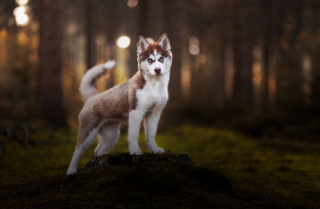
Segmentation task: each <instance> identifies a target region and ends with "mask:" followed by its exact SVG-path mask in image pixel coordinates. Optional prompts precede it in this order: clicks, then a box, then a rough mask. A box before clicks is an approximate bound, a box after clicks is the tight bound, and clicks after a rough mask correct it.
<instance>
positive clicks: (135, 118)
mask: <svg viewBox="0 0 320 209" xmlns="http://www.w3.org/2000/svg"><path fill="white" fill-rule="evenodd" d="M142 119H143V113H142V112H141V111H139V110H131V111H130V113H129V130H128V141H129V151H130V155H141V154H142V153H141V150H140V148H139V143H138V138H139V131H140V125H141V121H142Z"/></svg>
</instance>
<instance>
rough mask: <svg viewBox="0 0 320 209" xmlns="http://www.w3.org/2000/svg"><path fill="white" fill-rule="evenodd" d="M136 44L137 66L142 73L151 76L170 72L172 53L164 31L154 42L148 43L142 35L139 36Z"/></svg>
mask: <svg viewBox="0 0 320 209" xmlns="http://www.w3.org/2000/svg"><path fill="white" fill-rule="evenodd" d="M137 46H138V51H137V53H138V66H139V70H141V71H142V73H144V74H145V75H147V76H151V77H154V76H161V75H165V74H169V73H170V68H171V63H172V53H171V46H170V40H169V38H168V35H167V34H166V33H165V34H163V35H162V36H161V37H160V38H159V40H158V42H154V43H148V41H147V40H146V39H145V38H144V37H143V36H140V37H139V41H138V44H137Z"/></svg>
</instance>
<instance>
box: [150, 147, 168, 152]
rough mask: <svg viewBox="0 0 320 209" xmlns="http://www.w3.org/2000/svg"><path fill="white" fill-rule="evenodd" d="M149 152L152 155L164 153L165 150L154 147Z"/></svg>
mask: <svg viewBox="0 0 320 209" xmlns="http://www.w3.org/2000/svg"><path fill="white" fill-rule="evenodd" d="M151 152H152V153H164V152H165V150H164V149H163V148H161V147H155V148H152V149H151Z"/></svg>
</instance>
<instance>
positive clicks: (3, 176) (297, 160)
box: [0, 126, 320, 206]
mask: <svg viewBox="0 0 320 209" xmlns="http://www.w3.org/2000/svg"><path fill="white" fill-rule="evenodd" d="M76 138H77V130H73V131H63V130H56V131H50V130H45V129H43V130H42V131H38V132H36V133H35V134H34V135H32V139H33V140H34V143H33V144H30V145H29V146H26V145H24V144H20V143H17V142H15V141H12V140H9V139H7V138H4V137H0V140H1V141H2V142H4V144H5V153H4V155H3V156H2V157H1V158H0V168H1V169H0V185H1V187H4V186H6V185H13V184H22V183H24V184H25V183H28V182H30V181H34V180H38V179H42V178H44V177H45V178H47V177H48V178H51V176H56V175H64V174H65V172H66V170H67V167H68V165H69V162H70V160H71V157H72V155H73V151H74V147H75V145H76ZM139 143H140V147H141V149H142V151H143V152H146V151H147V150H148V149H147V143H146V141H145V139H144V135H143V134H141V136H140V138H139ZM157 143H158V145H159V146H161V147H163V148H164V149H166V150H171V151H172V152H174V153H186V154H188V155H189V157H190V158H191V160H192V161H193V162H194V163H196V164H198V165H205V166H207V168H201V167H199V168H196V169H194V170H192V172H191V171H186V173H187V174H186V175H181V174H180V173H179V174H177V175H174V176H172V173H168V172H167V170H166V169H167V167H165V166H164V165H161V163H160V164H157V165H156V167H154V168H152V169H151V168H148V169H146V168H140V169H142V170H140V173H141V171H142V173H145V175H142V176H141V177H139V175H138V174H139V172H138V171H134V170H132V175H133V176H135V178H136V180H137V182H139V183H137V184H136V188H140V190H139V191H141V192H145V193H150V191H151V190H152V191H155V190H154V188H156V187H158V186H159V185H162V184H163V182H162V181H160V180H158V179H160V178H161V179H163V181H164V182H165V183H166V185H174V186H172V187H171V186H164V189H163V190H161V189H159V191H155V192H156V193H157V192H158V194H157V195H158V196H159V194H161V195H163V194H166V192H165V191H168V190H170V191H171V190H173V191H174V192H172V193H171V196H172V198H174V197H173V196H174V194H176V193H181V192H182V193H183V195H185V199H184V200H185V201H186V203H185V205H186V206H188V203H187V202H188V198H189V199H190V197H189V196H191V194H192V193H193V191H191V190H190V191H189V190H187V191H185V187H184V185H185V184H186V181H187V180H189V181H190V185H202V186H203V190H201V191H202V192H200V193H201V194H200V193H199V195H194V197H193V199H192V198H191V199H192V200H193V201H194V202H195V201H196V200H198V201H201V200H202V199H203V198H208V199H210V201H211V200H212V202H213V200H216V198H215V196H214V197H213V196H212V195H210V194H211V193H212V192H218V191H224V192H227V193H228V194H230V193H231V192H230V191H229V190H228V189H227V188H229V189H230V185H229V186H227V185H228V184H227V183H223V185H224V186H219V184H217V181H213V179H215V178H216V177H215V175H216V176H219V175H218V173H219V172H220V173H221V172H222V173H223V174H224V175H223V176H227V177H228V178H227V177H225V178H227V180H223V178H220V177H219V178H220V180H221V181H222V182H229V183H230V181H231V182H232V184H231V183H230V184H231V185H236V187H239V188H243V189H245V190H246V191H252V192H254V193H256V192H259V193H260V192H262V193H266V194H274V195H276V196H278V197H281V198H290V199H292V200H297V201H302V202H308V203H310V204H315V205H316V206H319V205H318V204H319V203H318V202H317V198H318V197H319V195H320V194H319V191H320V181H319V173H320V166H319V160H318V159H319V158H320V152H319V150H320V145H319V144H316V143H308V142H303V141H288V140H286V141H285V140H281V139H269V140H264V139H259V140H257V139H253V138H250V137H247V136H245V135H241V134H238V133H234V132H230V131H224V130H215V129H212V128H207V127H193V126H181V127H176V128H173V129H172V130H170V131H168V132H166V133H160V134H158V135H157ZM95 145H96V142H95V143H94V144H93V145H92V146H90V148H89V149H88V150H87V151H86V152H85V153H84V154H83V156H82V158H81V160H80V162H79V165H78V168H83V167H84V166H85V164H86V163H87V162H88V161H89V160H91V159H92V158H94V154H93V150H94V148H95ZM127 151H128V143H127V135H126V134H122V135H121V136H120V138H119V141H118V144H117V145H116V146H115V147H114V149H113V150H111V152H110V154H118V153H122V152H127ZM208 167H209V168H210V169H209V168H208ZM170 168H171V167H170ZM143 169H145V170H143ZM161 169H163V170H161ZM172 169H173V170H174V169H175V168H174V166H173V167H172ZM181 169H182V168H181ZM205 169H209V170H211V169H213V170H214V172H215V173H214V174H212V173H210V172H211V171H208V172H207V171H205ZM80 170H81V169H80ZM216 171H217V172H216ZM103 172H110V173H108V175H107V177H105V178H102V177H101V175H102V174H105V175H106V173H103ZM130 172H131V171H129V170H121V169H120V170H119V169H115V168H111V167H110V168H109V170H107V171H103V170H101V169H96V168H92V169H88V170H83V171H82V172H79V173H77V174H76V175H74V176H68V177H64V178H61V179H60V177H59V180H61V181H65V182H64V185H63V188H62V189H63V190H64V191H65V192H66V194H64V195H63V196H62V197H61V201H62V199H64V198H65V199H68V198H69V197H67V196H68V195H71V197H70V199H68V201H67V202H68V203H70V204H71V205H77V204H78V203H76V202H77V201H76V199H73V198H72V191H74V189H75V188H81V189H82V190H83V192H84V194H81V195H84V196H85V191H92V192H93V193H95V195H97V198H102V199H103V198H105V197H104V196H101V194H100V193H98V191H101V192H102V191H103V190H104V188H108V189H110V192H115V193H117V192H118V190H119V189H120V190H121V189H124V188H125V185H133V184H134V182H133V181H131V180H130V179H127V180H126V181H127V182H126V183H121V182H123V181H121V180H120V178H119V176H121V178H124V177H126V175H129V173H130ZM150 172H151V173H153V174H154V173H155V175H154V177H151V178H150V181H147V180H144V179H145V178H147V177H148V174H150ZM206 175H207V177H205V176H206ZM156 177H157V178H156ZM198 177H199V178H198ZM217 178H218V177H217ZM93 179H94V181H93ZM191 179H192V180H191ZM210 179H211V180H210ZM228 179H229V180H228ZM75 182H78V183H76V184H75ZM86 182H91V183H90V184H86ZM114 182H117V184H116V185H115V184H114ZM150 182H154V187H153V189H150V188H149V187H147V186H141V184H145V185H149V184H150ZM208 182H209V183H208ZM210 182H214V183H212V184H211V183H210ZM121 184H122V187H121ZM207 184H208V185H211V186H209V187H207V188H204V187H205V186H206V185H207ZM58 185H59V184H58ZM138 185H139V186H138ZM52 186H53V187H54V186H55V185H54V184H53V185H52ZM1 187H0V190H1V191H3V189H1ZM67 187H68V188H69V190H68V189H66V188H67ZM231 187H232V186H231ZM132 188H134V187H132ZM151 188H152V187H151ZM210 188H214V189H213V190H210ZM59 189H60V188H59ZM148 189H150V190H148ZM120 190H119V192H120ZM196 191H197V189H195V191H194V192H196ZM96 193H97V194H96ZM222 193H223V192H222ZM0 195H1V192H0ZM122 195H123V194H122ZM132 195H133V197H136V198H138V199H139V198H143V197H144V196H139V195H140V194H132ZM161 195H160V196H161ZM188 195H189V196H188ZM187 197H188V198H187ZM56 198H58V199H59V198H60V197H58V196H56ZM128 198H129V197H128ZM177 198H181V197H180V196H179V197H177ZM221 198H222V199H223V198H225V197H221ZM26 199H27V198H26ZM49 199H50V198H49ZM226 199H227V200H228V201H229V202H232V200H230V199H229V198H226ZM43 201H44V202H45V200H43ZM46 201H48V202H50V201H52V202H54V200H53V199H50V200H46ZM86 201H88V202H90V200H86ZM119 201H120V200H119ZM132 201H133V200H132ZM172 201H173V200H172ZM120 202H121V201H120ZM133 202H134V201H133ZM173 202H175V203H177V202H179V201H173ZM212 202H210V204H211V203H212ZM219 203H220V201H219ZM44 204H45V203H44ZM132 204H133V205H134V203H132ZM150 204H151V203H150ZM172 204H173V203H172ZM177 204H178V203H177ZM179 204H180V203H179ZM206 204H209V203H208V202H207V203H204V205H206ZM97 205H98V203H97Z"/></svg>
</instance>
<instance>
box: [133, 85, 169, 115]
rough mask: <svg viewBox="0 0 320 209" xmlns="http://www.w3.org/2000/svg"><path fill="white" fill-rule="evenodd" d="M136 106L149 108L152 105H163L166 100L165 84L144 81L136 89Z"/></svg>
mask: <svg viewBox="0 0 320 209" xmlns="http://www.w3.org/2000/svg"><path fill="white" fill-rule="evenodd" d="M137 99H138V106H140V107H142V108H143V109H149V108H150V107H152V106H159V107H164V106H165V105H166V103H167V101H168V90H167V86H166V85H164V84H163V83H151V82H150V83H148V82H147V83H146V85H145V86H144V88H143V89H140V90H138V91H137Z"/></svg>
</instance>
